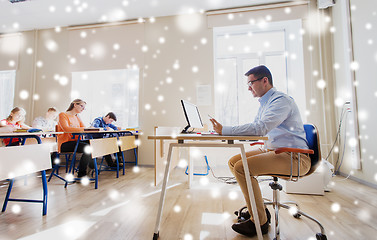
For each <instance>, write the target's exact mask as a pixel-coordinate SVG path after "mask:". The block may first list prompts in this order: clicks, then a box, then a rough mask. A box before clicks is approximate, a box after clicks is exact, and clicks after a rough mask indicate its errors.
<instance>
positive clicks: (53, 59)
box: [15, 2, 335, 165]
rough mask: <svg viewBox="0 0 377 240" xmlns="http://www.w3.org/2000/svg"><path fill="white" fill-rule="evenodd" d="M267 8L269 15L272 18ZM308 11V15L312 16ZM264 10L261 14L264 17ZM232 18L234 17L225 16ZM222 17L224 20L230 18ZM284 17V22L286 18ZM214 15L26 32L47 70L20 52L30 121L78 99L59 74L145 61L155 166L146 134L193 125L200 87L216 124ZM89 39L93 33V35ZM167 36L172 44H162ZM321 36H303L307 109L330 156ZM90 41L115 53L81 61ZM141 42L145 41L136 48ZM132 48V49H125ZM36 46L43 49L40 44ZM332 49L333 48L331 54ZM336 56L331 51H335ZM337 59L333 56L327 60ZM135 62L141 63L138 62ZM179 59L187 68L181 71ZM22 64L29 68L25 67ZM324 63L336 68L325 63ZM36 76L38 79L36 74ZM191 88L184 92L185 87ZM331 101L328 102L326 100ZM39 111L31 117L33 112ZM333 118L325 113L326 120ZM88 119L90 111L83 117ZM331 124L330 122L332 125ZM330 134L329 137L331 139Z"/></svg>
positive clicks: (143, 159)
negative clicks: (206, 88) (92, 29)
mask: <svg viewBox="0 0 377 240" xmlns="http://www.w3.org/2000/svg"><path fill="white" fill-rule="evenodd" d="M266 11H267V10H264V12H263V15H265V14H266V13H268V11H267V12H266ZM271 11H272V12H273V18H272V21H274V20H279V19H284V20H286V19H294V18H296V17H297V16H296V15H297V14H298V13H296V12H295V13H294V14H291V15H287V14H286V13H284V11H282V9H280V10H279V11H280V12H279V11H276V10H271ZM305 11H306V12H305ZM310 11H315V12H316V11H317V10H316V7H315V2H312V3H311V4H310V7H309V8H308V7H305V10H304V12H303V10H302V6H301V7H300V14H298V15H300V16H301V15H303V25H304V26H305V28H306V27H308V26H309V27H310V25H312V22H310V19H309V18H308V17H307V16H308V15H309V12H310ZM259 15H260V13H257V15H256V16H259ZM224 16H225V17H226V15H224ZM224 16H220V17H222V18H223V17H224ZM242 16H245V17H244V18H243V19H241V20H237V22H234V23H229V22H228V21H227V22H226V23H225V24H222V23H217V24H216V25H217V26H225V25H228V26H229V24H248V22H249V20H248V17H250V16H253V13H248V14H245V13H244V14H242ZM279 16H280V17H279ZM208 21H209V20H208V18H207V16H206V14H197V15H192V16H185V17H183V18H182V16H171V17H160V18H156V21H155V22H154V23H151V22H149V21H147V22H145V23H143V24H134V25H124V26H117V27H108V28H105V29H98V28H96V29H97V30H96V34H95V36H89V37H87V38H86V39H85V40H83V39H82V38H80V37H79V34H78V33H79V32H80V31H81V30H77V29H76V30H74V29H70V30H68V29H66V28H62V31H61V32H58V33H57V32H55V31H54V29H47V30H40V31H30V32H24V33H23V38H24V39H25V40H26V42H27V44H28V45H30V47H33V46H34V44H35V45H36V46H37V48H36V51H34V54H36V55H35V60H40V61H42V62H43V67H41V68H38V67H36V66H35V64H34V60H33V56H31V55H27V54H26V53H25V50H21V51H20V60H19V61H20V65H19V67H18V70H17V87H16V100H15V103H16V104H22V105H24V107H25V108H26V110H27V111H28V112H29V117H28V119H27V121H29V123H30V121H31V119H32V118H34V117H36V116H39V115H43V114H44V112H45V110H46V109H47V108H48V107H50V106H56V107H57V108H58V109H59V110H61V111H64V110H65V109H66V107H67V106H68V104H69V102H70V82H68V84H67V85H65V86H62V85H61V84H60V83H59V82H58V81H56V80H55V79H54V75H55V74H59V75H60V76H66V77H68V79H70V77H71V76H70V72H71V71H72V70H75V71H81V70H94V69H98V70H100V69H111V68H121V67H124V68H126V67H127V65H128V64H134V63H135V64H137V65H138V66H139V67H140V71H141V78H140V111H139V114H140V116H139V119H140V128H141V129H142V130H143V132H144V135H143V136H142V137H141V142H142V143H141V146H140V149H139V159H140V164H144V165H152V164H154V162H153V142H152V141H149V140H147V139H146V136H148V135H150V134H153V129H154V126H181V127H183V126H185V124H186V122H185V119H184V116H183V113H182V109H181V106H180V101H179V100H180V99H188V100H190V101H191V102H194V103H196V86H197V85H211V86H212V105H210V106H199V110H200V112H201V114H202V116H203V118H204V119H203V120H204V122H205V123H209V121H208V120H207V118H206V117H205V116H206V115H207V114H211V115H212V114H214V102H213V96H214V89H213V82H214V66H213V44H212V42H213V39H212V38H213V31H212V28H209V27H208V26H210V25H211V24H214V22H213V21H212V20H211V21H212V22H211V24H209V22H208ZM182 22H183V24H184V25H190V26H191V28H189V29H186V30H183V29H182V28H181V27H180V26H179V24H180V23H182ZM88 35H89V34H88ZM160 37H163V38H164V39H165V42H164V43H160V42H159V39H160ZM202 38H205V39H206V40H207V43H206V44H202V43H201V39H202ZM48 39H53V40H54V41H55V42H56V44H57V46H58V49H57V50H56V51H55V52H51V51H50V50H48V48H46V40H48ZM318 39H319V38H318V35H316V34H309V30H306V33H305V34H304V35H303V42H304V61H305V82H306V89H307V90H306V91H307V93H306V96H307V98H308V99H307V109H308V110H309V111H310V115H309V117H308V119H310V122H312V123H315V124H316V125H317V126H318V127H319V129H320V131H321V135H322V136H321V140H322V144H323V149H324V152H325V153H327V149H328V146H329V145H330V143H331V142H332V141H333V136H334V134H335V133H334V129H333V124H331V121H332V119H334V116H333V115H334V114H333V113H334V110H333V105H331V106H332V107H331V106H330V107H329V108H325V111H324V105H325V103H326V102H333V99H332V95H331V94H330V93H331V92H333V89H332V87H333V86H332V84H331V77H329V76H332V71H331V70H332V69H331V68H330V69H327V68H322V69H324V70H323V72H324V74H323V75H324V78H326V80H327V82H328V85H327V88H326V89H325V90H324V91H322V90H319V89H318V88H317V87H316V82H317V80H318V79H319V78H320V77H319V76H317V77H313V74H312V73H313V71H314V70H317V71H320V70H321V68H320V61H319V57H320V54H319V49H320V48H319V40H318ZM327 40H328V37H327V36H325V37H323V36H321V41H322V45H323V44H327V42H326V41H327ZM83 41H87V43H88V46H89V45H90V43H92V42H93V41H99V42H102V43H104V44H106V47H107V49H109V53H110V52H111V54H109V55H106V57H104V58H103V59H100V60H98V59H97V60H93V59H91V60H90V59H88V56H81V55H80V54H78V51H79V50H80V48H81V47H83V46H85V44H83V43H84V42H83ZM114 41H119V44H120V49H119V50H118V52H116V53H115V54H116V58H115V59H114V58H112V54H114V53H113V52H112V51H113V50H111V49H112V44H113V43H114ZM136 42H138V44H135V43H136ZM123 43H126V44H123ZM143 45H145V46H148V51H146V52H143V53H141V52H140V50H141V47H142V46H143ZM309 45H312V46H313V51H309V50H308V46H309ZM34 48H35V46H34ZM326 51H329V49H326ZM327 54H329V53H327ZM324 56H325V57H326V58H329V59H328V61H331V54H330V56H327V55H324ZM71 57H74V58H75V59H76V63H75V64H73V65H72V64H71V63H70V61H69V59H70V58H71ZM132 58H134V60H133V61H131V59H132ZM176 61H178V63H179V66H180V67H179V69H175V68H173V65H174V64H175V62H176ZM21 63H22V64H21ZM322 63H323V64H328V63H327V62H325V61H323V62H322ZM194 66H195V67H197V68H198V70H199V71H198V72H193V71H192V68H193V67H194ZM34 71H36V72H35V80H33V75H34ZM167 77H171V78H172V79H173V81H172V83H170V84H169V83H167V82H166V78H167ZM22 88H27V89H28V91H30V93H37V94H39V96H40V99H39V100H38V101H34V104H32V103H33V101H31V97H29V99H27V100H20V99H19V97H18V92H19V91H20V89H22ZM181 88H183V91H180V89H181ZM160 95H161V96H163V97H164V100H163V101H162V102H159V101H158V100H157V98H158V96H160ZM311 99H315V100H316V102H317V104H310V100H311ZM322 101H324V102H322ZM146 104H150V105H151V109H150V110H147V109H145V107H144V106H145V105H146ZM30 112H31V113H30ZM324 113H325V116H324ZM83 114H85V112H84V113H83ZM325 122H326V123H325ZM325 133H326V134H325Z"/></svg>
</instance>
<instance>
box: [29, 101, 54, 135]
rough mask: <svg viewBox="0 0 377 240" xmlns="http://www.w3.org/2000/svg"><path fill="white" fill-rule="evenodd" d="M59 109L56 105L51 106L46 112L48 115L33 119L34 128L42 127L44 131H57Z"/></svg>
mask: <svg viewBox="0 0 377 240" xmlns="http://www.w3.org/2000/svg"><path fill="white" fill-rule="evenodd" d="M58 114H59V113H58V110H57V109H56V108H54V107H50V108H49V109H48V110H47V112H46V117H37V118H36V119H34V121H33V125H32V126H33V128H38V129H42V130H43V131H44V132H47V131H50V132H53V131H55V126H56V125H57V124H58V122H57V121H56V119H57V118H58Z"/></svg>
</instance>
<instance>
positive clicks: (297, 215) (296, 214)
mask: <svg viewBox="0 0 377 240" xmlns="http://www.w3.org/2000/svg"><path fill="white" fill-rule="evenodd" d="M293 217H294V218H300V217H301V214H299V213H295V214H293Z"/></svg>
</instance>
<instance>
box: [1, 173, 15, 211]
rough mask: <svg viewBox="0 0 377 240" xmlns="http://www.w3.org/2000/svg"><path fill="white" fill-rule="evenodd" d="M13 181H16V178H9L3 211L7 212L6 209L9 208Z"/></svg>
mask: <svg viewBox="0 0 377 240" xmlns="http://www.w3.org/2000/svg"><path fill="white" fill-rule="evenodd" d="M13 183H14V178H12V179H10V180H9V186H8V191H7V195H6V197H5V200H4V204H3V209H2V210H1V211H2V212H5V210H6V209H7V205H8V201H9V196H10V192H11V191H12V187H13Z"/></svg>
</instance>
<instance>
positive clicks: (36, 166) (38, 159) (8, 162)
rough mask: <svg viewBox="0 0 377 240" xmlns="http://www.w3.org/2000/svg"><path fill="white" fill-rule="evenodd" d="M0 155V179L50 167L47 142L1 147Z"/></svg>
mask: <svg viewBox="0 0 377 240" xmlns="http://www.w3.org/2000/svg"><path fill="white" fill-rule="evenodd" d="M0 156H1V157H0V181H2V180H4V179H7V178H15V177H20V176H24V175H27V174H31V173H35V172H38V171H42V170H46V169H50V168H51V160H50V147H49V146H48V145H47V144H33V145H23V146H15V147H2V148H0Z"/></svg>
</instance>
